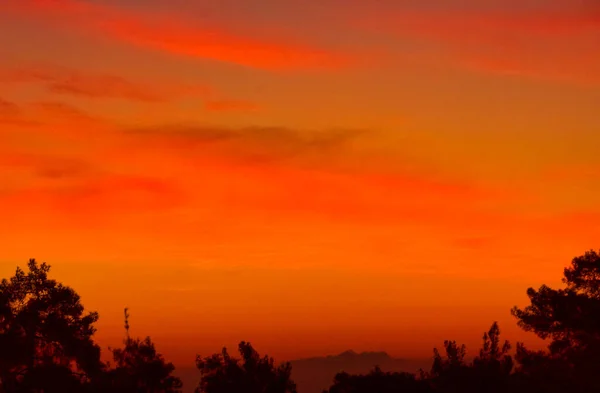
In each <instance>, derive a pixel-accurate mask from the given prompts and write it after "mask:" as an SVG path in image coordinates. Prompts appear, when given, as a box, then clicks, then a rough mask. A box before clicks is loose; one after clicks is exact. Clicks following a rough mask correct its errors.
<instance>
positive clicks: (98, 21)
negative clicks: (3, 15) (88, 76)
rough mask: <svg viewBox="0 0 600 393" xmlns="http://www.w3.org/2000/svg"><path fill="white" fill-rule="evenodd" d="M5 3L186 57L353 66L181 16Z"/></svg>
mask: <svg viewBox="0 0 600 393" xmlns="http://www.w3.org/2000/svg"><path fill="white" fill-rule="evenodd" d="M5 7H6V8H7V9H8V10H10V11H12V12H20V13H22V14H24V15H26V16H29V17H31V16H36V17H38V18H39V17H41V18H43V19H44V20H45V21H47V20H52V21H54V22H55V23H57V22H59V23H61V24H64V25H67V26H68V27H70V28H74V29H77V30H83V31H88V32H92V33H96V34H101V35H108V36H110V37H112V38H113V39H116V40H119V41H122V42H127V43H129V44H132V45H135V46H138V47H142V48H148V49H152V50H156V51H161V52H164V53H170V54H174V55H180V56H185V57H192V58H201V59H210V60H218V61H223V62H229V63H235V64H238V65H243V66H247V67H254V68H261V69H267V70H278V71H281V70H285V71H290V70H307V69H308V70H319V69H339V68H344V67H347V66H349V65H351V64H352V60H351V59H350V58H349V57H348V56H346V55H343V54H339V53H335V52H333V51H331V50H327V49H324V48H319V47H315V46H311V45H307V44H301V43H292V42H288V41H285V40H282V39H259V38H250V37H249V36H247V35H237V34H235V33H233V32H230V31H227V30H225V29H223V28H222V27H219V26H206V24H205V23H203V25H204V26H203V27H199V26H198V23H197V22H196V23H194V22H193V21H192V20H189V19H186V18H185V17H183V16H182V15H169V16H167V15H162V14H158V13H149V12H145V13H135V12H132V11H130V10H126V9H125V8H117V7H110V6H106V5H100V4H98V3H91V2H88V1H82V0H53V1H48V0H18V1H14V0H13V1H12V2H11V3H10V4H9V5H5Z"/></svg>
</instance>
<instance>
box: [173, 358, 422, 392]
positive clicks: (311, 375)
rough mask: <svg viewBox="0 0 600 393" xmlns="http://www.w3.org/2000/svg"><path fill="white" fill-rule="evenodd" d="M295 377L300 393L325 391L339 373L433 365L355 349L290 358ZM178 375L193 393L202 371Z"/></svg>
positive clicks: (413, 369) (190, 370)
mask: <svg viewBox="0 0 600 393" xmlns="http://www.w3.org/2000/svg"><path fill="white" fill-rule="evenodd" d="M290 363H291V364H292V379H293V380H294V382H296V384H297V386H298V393H321V392H322V391H323V390H324V389H327V388H329V387H330V386H331V384H332V383H333V378H334V377H335V375H336V374H337V373H338V372H341V371H346V372H347V373H350V374H363V373H368V372H369V371H371V370H372V369H373V367H375V366H379V367H381V369H382V370H383V371H408V372H416V371H417V370H418V369H419V368H424V369H426V370H428V369H429V367H431V360H430V359H424V360H423V359H398V358H393V357H391V356H389V355H388V354H387V353H386V352H362V353H356V352H354V351H352V350H349V351H345V352H342V353H340V354H339V355H329V356H320V357H311V358H305V359H298V360H292V361H290ZM175 374H176V375H177V376H179V377H181V379H182V381H183V383H184V385H183V386H184V389H183V391H184V393H193V391H194V388H195V387H196V386H197V384H198V382H199V381H200V372H199V371H198V370H197V369H196V368H192V367H177V369H176V372H175Z"/></svg>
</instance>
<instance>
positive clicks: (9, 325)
mask: <svg viewBox="0 0 600 393" xmlns="http://www.w3.org/2000/svg"><path fill="white" fill-rule="evenodd" d="M49 271H50V266H48V265H47V264H45V263H42V264H37V263H36V261H35V260H30V261H29V263H28V271H27V272H25V271H24V270H22V269H20V268H17V270H16V273H15V275H14V276H13V277H11V278H10V279H4V280H2V282H1V283H0V393H113V392H114V393H181V388H182V383H181V381H180V380H179V378H177V377H175V376H173V371H174V369H175V367H174V366H173V364H172V363H169V362H167V361H166V360H165V359H164V358H163V356H162V355H161V354H160V353H158V352H157V350H156V348H155V345H154V343H153V342H152V340H151V339H150V338H149V337H146V338H145V339H143V340H142V339H139V338H135V339H134V338H131V337H129V325H128V322H127V317H128V314H127V309H126V310H125V328H126V332H127V335H126V338H125V340H124V342H123V347H122V348H116V349H110V352H111V354H112V362H103V361H101V357H100V353H101V350H100V347H99V346H98V345H97V344H96V343H95V342H94V340H93V335H94V333H95V328H94V326H93V325H94V323H95V322H96V321H97V320H98V314H97V313H95V312H86V311H85V310H84V308H83V306H82V305H81V302H80V298H79V296H78V295H77V293H76V292H75V291H74V290H73V289H71V288H69V287H67V286H64V285H62V284H60V283H58V282H56V281H55V280H52V279H50V278H48V272H49ZM563 283H564V284H565V286H564V288H562V289H553V288H550V287H548V286H545V285H543V286H541V287H540V288H539V289H537V290H536V289H533V288H529V289H528V290H527V295H528V296H529V301H530V304H529V305H528V306H527V307H525V308H523V309H520V308H517V307H515V308H513V309H512V314H513V315H514V316H515V317H516V319H517V323H518V325H519V326H520V327H521V328H522V329H524V330H525V331H530V332H533V333H535V334H536V335H537V336H539V337H540V338H542V339H547V340H549V345H548V349H547V350H545V351H531V350H528V349H527V348H525V346H524V345H523V344H522V343H517V345H516V348H515V351H513V352H511V345H510V343H509V342H508V341H504V342H503V341H502V340H501V339H500V329H499V327H498V324H497V323H493V324H492V326H491V327H490V329H489V331H487V332H485V333H484V335H483V342H482V346H481V349H480V350H479V352H478V354H477V356H475V357H474V358H473V360H471V361H469V362H467V361H466V360H465V358H466V353H467V352H466V351H467V350H466V348H465V346H464V345H460V344H458V343H456V342H455V341H451V340H447V341H445V342H444V347H443V350H442V351H439V350H438V349H434V353H433V361H432V366H431V369H430V370H428V371H425V370H420V371H419V372H418V373H416V374H414V373H407V372H384V371H383V370H381V369H380V368H379V367H375V369H374V370H372V371H371V372H370V373H368V374H364V375H351V374H348V373H344V372H341V373H338V374H337V375H335V376H332V385H331V387H330V388H329V389H328V390H326V391H324V393H392V392H395V393H459V392H460V393H475V392H477V393H480V392H481V393H509V392H510V393H526V392H527V393H538V392H539V393H542V392H544V393H562V392H573V393H592V392H600V255H599V254H598V253H597V252H595V251H589V252H586V253H585V254H584V255H583V256H580V257H577V258H574V259H573V261H572V263H571V266H570V267H568V268H565V270H564V277H563ZM238 350H239V355H240V358H239V359H238V358H234V357H231V356H230V355H229V353H228V351H227V350H226V349H223V351H222V352H221V353H220V354H214V355H212V356H208V357H200V356H198V357H197V359H196V366H197V368H198V370H199V376H198V379H199V383H198V386H197V388H196V392H197V393H296V385H295V383H294V382H293V381H292V378H291V371H292V370H291V366H290V364H289V363H285V364H275V361H274V360H273V358H271V357H269V356H260V355H259V354H258V352H256V350H255V349H254V348H253V347H252V346H251V345H250V343H246V342H241V343H240V345H239V348H238Z"/></svg>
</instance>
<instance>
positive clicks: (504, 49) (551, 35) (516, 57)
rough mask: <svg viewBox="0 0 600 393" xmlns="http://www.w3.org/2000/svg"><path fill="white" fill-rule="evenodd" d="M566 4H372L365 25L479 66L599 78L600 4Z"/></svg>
mask: <svg viewBox="0 0 600 393" xmlns="http://www.w3.org/2000/svg"><path fill="white" fill-rule="evenodd" d="M563 8H564V9H559V10H557V9H551V8H543V7H541V8H540V9H534V10H519V9H518V8H515V9H514V10H511V11H507V10H487V11H483V10H478V9H477V8H473V9H471V10H458V9H449V10H444V11H441V10H436V9H420V10H415V9H404V10H401V11H394V12H387V13H385V14H383V13H381V12H378V11H377V10H372V11H371V12H368V13H364V14H361V15H360V16H357V17H356V19H355V23H356V24H357V25H358V26H360V27H361V28H367V29H368V30H372V31H378V32H380V33H383V34H387V35H390V34H391V35H394V36H396V37H400V38H404V39H411V40H416V41H418V42H419V43H420V44H421V45H423V49H422V50H427V49H424V48H429V50H431V51H435V52H436V53H438V55H443V56H445V58H447V59H448V60H450V61H453V62H454V64H455V65H457V66H460V67H463V68H466V69H470V70H473V71H478V72H486V73H493V74H511V75H521V76H525V77H529V78H538V79H547V80H554V81H561V82H570V83H576V84H580V85H590V84H593V85H598V84H600V55H599V54H598V51H596V50H594V48H595V47H596V46H597V42H598V39H600V7H598V6H594V5H592V4H591V3H590V5H588V6H584V7H581V6H577V5H575V4H573V5H571V6H567V7H563Z"/></svg>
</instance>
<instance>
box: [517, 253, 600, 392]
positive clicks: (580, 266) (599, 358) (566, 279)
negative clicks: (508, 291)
mask: <svg viewBox="0 0 600 393" xmlns="http://www.w3.org/2000/svg"><path fill="white" fill-rule="evenodd" d="M562 281H563V283H564V284H565V287H564V288H561V289H553V288H550V287H548V286H547V285H542V286H541V287H540V288H539V289H538V290H535V289H533V288H529V289H528V290H527V295H528V296H529V301H530V305H528V306H527V307H525V308H524V309H520V308H518V307H514V308H513V309H512V314H513V315H514V316H515V317H516V318H517V319H518V324H519V326H520V327H521V328H523V329H524V330H526V331H531V332H533V333H535V334H536V335H537V336H538V337H540V338H542V339H549V340H550V344H549V346H548V349H549V353H548V354H546V355H544V354H541V353H539V352H530V351H528V350H527V349H526V348H525V347H524V346H523V345H519V347H518V351H517V355H518V359H517V360H519V363H520V364H521V366H520V367H519V370H520V371H521V372H523V373H528V374H531V375H532V377H535V378H537V379H539V380H546V381H552V380H553V379H556V378H559V377H560V378H561V381H557V384H558V383H559V382H560V383H561V384H563V386H564V388H568V389H569V391H571V392H575V391H600V381H598V379H597V378H596V375H597V373H598V371H600V317H599V316H600V255H599V254H598V253H597V252H596V251H593V250H591V251H588V252H586V253H585V254H584V255H582V256H578V257H576V258H574V259H573V260H572V262H571V266H569V267H567V268H565V269H564V276H563V279H562ZM542 364H544V365H545V366H544V367H541V365H542ZM548 370H553V371H552V372H550V373H548V372H547V371H548ZM540 373H542V374H543V375H541V374H540ZM567 377H568V378H567ZM555 385H556V384H555ZM593 389H596V390H593Z"/></svg>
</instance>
